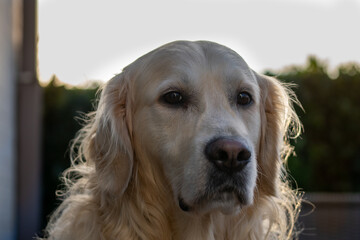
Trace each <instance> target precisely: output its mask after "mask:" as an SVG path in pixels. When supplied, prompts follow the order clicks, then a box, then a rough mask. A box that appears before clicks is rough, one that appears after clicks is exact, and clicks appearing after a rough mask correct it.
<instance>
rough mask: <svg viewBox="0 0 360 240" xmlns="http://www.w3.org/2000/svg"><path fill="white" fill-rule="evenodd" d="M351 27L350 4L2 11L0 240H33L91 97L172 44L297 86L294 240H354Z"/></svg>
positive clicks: (359, 9) (75, 1) (358, 140)
mask: <svg viewBox="0 0 360 240" xmlns="http://www.w3.org/2000/svg"><path fill="white" fill-rule="evenodd" d="M359 23H360V0H311V1H310V0H301V1H300V0H286V1H285V0H272V1H266V0H253V1H250V0H238V1H235V0H222V1H220V0H207V1H206V0H193V1H190V0H184V1H179V0H169V1H165V0H154V1H142V0H134V1H114V0H113V1H111V0H103V1H93V0H62V1H59V0H38V1H36V0H0V240H2V239H5V240H7V239H9V240H12V239H31V238H32V237H34V236H35V235H38V236H42V231H41V229H43V228H44V227H45V225H46V222H47V220H48V217H49V214H51V212H52V211H53V210H54V208H55V207H56V206H57V205H58V204H59V201H58V200H56V197H55V191H56V189H59V187H61V186H60V185H61V182H60V181H59V177H60V176H61V172H62V171H63V170H64V169H66V168H67V167H68V166H69V152H68V149H69V142H70V141H71V139H73V138H74V136H75V133H76V132H77V131H78V130H79V129H80V127H81V124H80V122H79V121H78V120H77V119H78V118H79V117H81V116H82V114H83V113H88V112H89V111H92V110H94V108H93V106H94V104H95V102H96V92H97V90H98V88H99V86H101V85H102V84H104V83H105V82H106V81H107V80H108V79H110V78H111V77H112V76H113V75H115V74H117V73H120V72H121V70H122V68H123V67H125V66H126V65H128V64H130V63H131V62H132V61H134V60H135V59H136V58H137V57H140V56H141V55H143V54H145V53H147V52H149V51H150V50H152V49H154V48H156V47H158V46H160V45H162V44H165V43H167V42H170V41H174V40H179V39H185V40H211V41H215V42H218V43H220V44H223V45H226V46H228V47H230V48H232V49H233V50H235V51H237V52H238V53H239V54H240V55H241V56H242V57H243V58H244V59H245V60H246V61H247V63H248V64H249V66H251V67H252V68H253V69H254V70H255V71H257V72H261V73H264V74H267V75H271V76H275V77H277V78H279V79H281V80H282V81H284V82H291V83H295V84H296V85H297V87H295V88H294V91H295V92H296V94H297V96H298V98H299V100H300V102H301V103H302V106H303V108H304V111H303V110H301V108H299V107H296V111H297V113H298V115H299V116H300V120H301V121H302V123H303V125H304V129H305V131H304V132H303V134H302V135H301V137H300V138H298V139H297V140H295V141H293V142H292V144H293V145H294V146H295V150H296V155H294V156H291V157H290V159H289V162H288V170H289V171H290V173H291V175H292V178H293V180H292V183H293V187H294V188H299V189H300V190H303V191H305V192H306V194H305V199H307V200H309V201H310V202H312V203H313V205H314V206H312V205H310V204H307V203H304V204H303V211H302V213H301V216H300V219H299V222H298V225H299V228H302V229H303V232H302V233H301V234H300V239H313V240H315V239H360V230H359V227H358V226H360V47H359V42H360V32H359V31H358V27H359Z"/></svg>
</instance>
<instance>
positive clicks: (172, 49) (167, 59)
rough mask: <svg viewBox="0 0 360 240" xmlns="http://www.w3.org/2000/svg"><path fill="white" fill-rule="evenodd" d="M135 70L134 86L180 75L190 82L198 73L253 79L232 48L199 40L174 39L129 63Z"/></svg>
mask: <svg viewBox="0 0 360 240" xmlns="http://www.w3.org/2000/svg"><path fill="white" fill-rule="evenodd" d="M129 68H130V69H132V72H135V75H136V76H137V77H136V81H137V83H135V85H139V86H142V87H143V86H146V85H147V84H149V83H150V82H154V81H163V80H165V79H167V78H168V77H169V76H171V75H172V76H174V75H177V76H181V77H183V78H185V79H186V78H189V79H191V80H193V81H195V80H197V79H200V78H198V76H199V75H201V74H204V73H205V74H208V75H213V76H214V77H222V78H226V79H241V80H252V79H254V77H253V73H252V70H251V69H250V68H249V67H248V65H247V63H246V62H245V61H244V60H243V59H242V58H241V57H240V55H238V54H237V53H236V52H235V51H233V50H231V49H230V48H228V47H225V46H223V45H220V44H217V43H213V42H206V41H198V42H189V41H177V42H172V43H169V44H166V45H164V46H161V47H159V48H157V49H155V50H153V51H151V52H150V53H148V54H146V55H144V56H142V57H141V58H139V59H138V60H136V61H135V62H134V63H133V64H131V65H130V66H129Z"/></svg>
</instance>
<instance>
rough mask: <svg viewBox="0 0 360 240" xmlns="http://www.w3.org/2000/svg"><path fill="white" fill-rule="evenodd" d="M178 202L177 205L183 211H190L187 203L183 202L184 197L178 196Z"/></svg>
mask: <svg viewBox="0 0 360 240" xmlns="http://www.w3.org/2000/svg"><path fill="white" fill-rule="evenodd" d="M178 203H179V207H180V208H181V210H183V211H184V212H189V211H191V207H190V206H189V205H188V204H187V203H185V201H184V199H183V198H182V197H178Z"/></svg>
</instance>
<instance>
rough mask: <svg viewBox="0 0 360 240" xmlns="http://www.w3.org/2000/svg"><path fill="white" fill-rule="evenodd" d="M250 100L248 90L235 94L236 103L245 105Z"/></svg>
mask: <svg viewBox="0 0 360 240" xmlns="http://www.w3.org/2000/svg"><path fill="white" fill-rule="evenodd" d="M251 102H252V97H251V95H250V94H249V93H248V92H241V93H239V95H238V96H237V104H239V105H242V106H246V105H249V104H250V103H251Z"/></svg>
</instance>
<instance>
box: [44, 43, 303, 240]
mask: <svg viewBox="0 0 360 240" xmlns="http://www.w3.org/2000/svg"><path fill="white" fill-rule="evenodd" d="M294 102H296V103H297V99H296V97H295V95H294V93H293V92H292V91H291V90H290V89H289V87H287V86H285V85H284V84H283V83H280V81H278V80H276V79H275V78H271V77H267V76H263V75H261V74H258V73H256V72H255V71H253V70H252V69H251V68H249V66H248V65H247V63H246V62H245V61H244V60H243V59H242V58H241V57H240V56H239V55H238V54H237V53H236V52H234V51H233V50H231V49H229V48H227V47H225V46H222V45H219V44H217V43H213V42H208V41H197V42H190V41H176V42H172V43H169V44H166V45H164V46H161V47H159V48H157V49H155V50H153V51H151V52H150V53H147V54H146V55H144V56H142V57H140V58H139V59H137V60H136V61H134V62H133V63H131V64H130V65H128V66H127V67H125V68H124V69H123V71H122V73H120V74H119V75H117V76H115V77H114V78H112V79H111V80H110V81H109V82H107V83H106V85H105V87H104V88H103V90H102V92H101V96H100V100H99V102H98V107H97V110H96V111H95V112H93V113H91V114H89V119H88V120H87V124H86V125H85V126H84V127H83V129H82V130H81V131H80V132H79V133H78V135H77V137H76V138H75V141H74V144H73V146H72V153H73V154H72V156H73V157H72V166H71V167H70V168H69V169H68V170H66V171H65V173H64V183H65V185H66V186H67V188H66V189H65V190H64V192H63V193H62V195H61V196H62V198H63V202H62V203H61V205H60V206H59V207H58V209H57V210H56V211H55V212H54V213H53V215H52V216H51V218H50V221H49V223H48V226H47V228H46V235H45V236H46V239H56V240H58V239H144V240H145V239H165V240H166V239H173V240H178V239H186V240H189V239H190V240H191V239H229V240H231V239H293V238H295V237H296V233H297V230H296V228H295V222H296V219H297V216H298V213H299V209H300V208H299V207H300V201H301V196H300V195H299V193H298V192H297V191H296V190H292V189H291V188H290V187H289V183H288V182H287V178H286V171H285V170H284V164H285V161H286V158H287V156H288V155H289V154H290V153H291V151H292V147H291V146H290V145H289V143H288V142H289V137H294V138H295V137H297V136H298V135H299V133H300V131H301V124H300V122H299V119H298V117H297V115H296V113H295V111H294V110H293V103H294Z"/></svg>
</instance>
